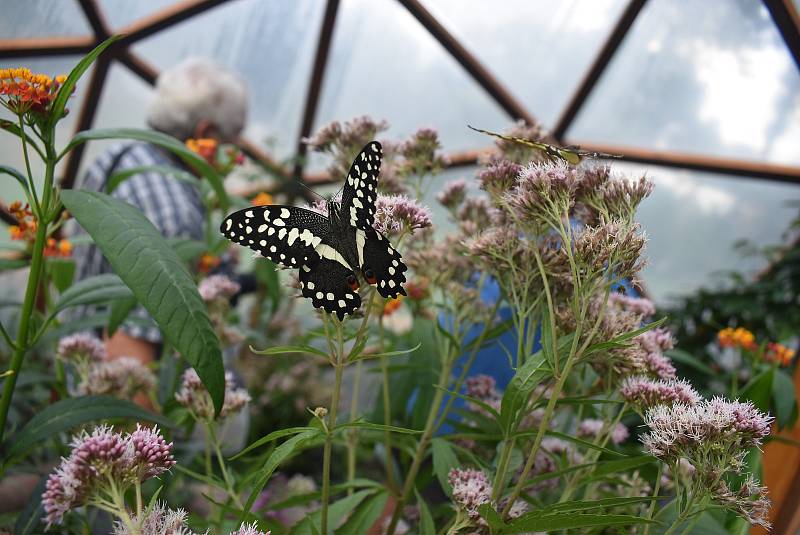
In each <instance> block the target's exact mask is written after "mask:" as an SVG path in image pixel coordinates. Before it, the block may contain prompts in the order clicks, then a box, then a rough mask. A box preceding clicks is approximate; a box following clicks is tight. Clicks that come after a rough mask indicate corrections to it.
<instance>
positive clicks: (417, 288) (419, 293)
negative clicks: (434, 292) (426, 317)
mask: <svg viewBox="0 0 800 535" xmlns="http://www.w3.org/2000/svg"><path fill="white" fill-rule="evenodd" d="M406 293H408V298H409V299H413V300H414V301H419V300H420V299H424V298H426V297H427V296H428V280H427V279H420V280H418V281H409V282H407V283H406Z"/></svg>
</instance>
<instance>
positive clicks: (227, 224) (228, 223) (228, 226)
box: [225, 219, 233, 230]
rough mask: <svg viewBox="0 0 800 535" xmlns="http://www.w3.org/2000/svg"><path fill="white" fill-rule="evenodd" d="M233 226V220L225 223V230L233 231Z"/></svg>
mask: <svg viewBox="0 0 800 535" xmlns="http://www.w3.org/2000/svg"><path fill="white" fill-rule="evenodd" d="M231 225H233V220H232V219H228V220H227V221H225V230H230V229H231Z"/></svg>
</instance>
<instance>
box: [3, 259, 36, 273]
mask: <svg viewBox="0 0 800 535" xmlns="http://www.w3.org/2000/svg"><path fill="white" fill-rule="evenodd" d="M29 263H30V262H29V261H28V260H25V259H23V258H20V259H15V258H0V271H5V270H7V269H20V268H24V267H28V264H29Z"/></svg>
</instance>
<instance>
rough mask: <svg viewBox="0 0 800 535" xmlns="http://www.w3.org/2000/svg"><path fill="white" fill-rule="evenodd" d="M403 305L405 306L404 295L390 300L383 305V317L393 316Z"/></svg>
mask: <svg viewBox="0 0 800 535" xmlns="http://www.w3.org/2000/svg"><path fill="white" fill-rule="evenodd" d="M402 304H403V296H402V295H398V296H397V297H395V298H394V299H389V300H388V301H386V303H384V305H383V315H384V316H390V315H392V314H393V313H394V312H395V311H396V310H397V309H398V308H400V305H402Z"/></svg>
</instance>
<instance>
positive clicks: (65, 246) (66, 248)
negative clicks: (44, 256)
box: [58, 240, 72, 256]
mask: <svg viewBox="0 0 800 535" xmlns="http://www.w3.org/2000/svg"><path fill="white" fill-rule="evenodd" d="M58 252H59V253H61V256H70V255H71V254H72V244H71V243H70V242H69V240H61V241H60V242H58Z"/></svg>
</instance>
